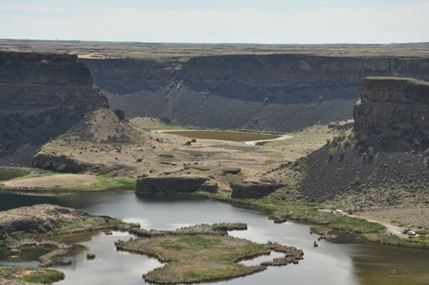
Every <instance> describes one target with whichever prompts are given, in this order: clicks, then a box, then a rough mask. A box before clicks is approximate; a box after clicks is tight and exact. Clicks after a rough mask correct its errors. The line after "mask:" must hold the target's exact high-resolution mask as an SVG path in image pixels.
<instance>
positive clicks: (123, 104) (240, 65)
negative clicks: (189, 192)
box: [79, 54, 429, 131]
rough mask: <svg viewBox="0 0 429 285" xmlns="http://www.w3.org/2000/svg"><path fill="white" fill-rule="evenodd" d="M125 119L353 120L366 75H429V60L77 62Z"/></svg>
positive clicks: (246, 123) (227, 123) (234, 123)
mask: <svg viewBox="0 0 429 285" xmlns="http://www.w3.org/2000/svg"><path fill="white" fill-rule="evenodd" d="M79 60H80V61H82V62H84V63H85V64H86V65H87V66H88V67H89V69H90V70H91V73H92V74H93V76H94V81H95V83H96V85H97V86H99V87H100V88H102V89H103V90H105V91H106V96H108V98H109V102H110V104H111V106H112V107H114V108H119V109H123V110H125V114H126V116H127V117H129V118H132V117H135V116H152V117H158V118H163V120H164V121H165V122H167V123H170V122H172V123H177V124H180V125H193V126H197V127H206V128H227V129H237V128H246V129H254V130H271V131H292V130H296V129H299V128H303V127H306V126H309V125H313V124H315V123H317V122H320V123H329V122H331V121H338V120H343V119H349V118H351V117H352V109H353V105H354V104H355V102H356V101H357V100H358V97H359V92H360V87H361V84H362V81H363V79H364V78H365V77H367V76H406V77H413V78H418V79H422V80H429V75H428V74H429V73H428V71H429V59H427V58H413V57H409V58H407V57H401V58H400V57H393V56H392V57H378V56H369V57H364V56H361V55H360V56H356V57H352V56H320V55H306V54H263V55H261V54H258V55H248V54H243V55H206V56H195V57H185V56H181V57H170V58H164V59H151V58H147V59H133V58H126V59H119V58H116V59H84V58H81V59H79Z"/></svg>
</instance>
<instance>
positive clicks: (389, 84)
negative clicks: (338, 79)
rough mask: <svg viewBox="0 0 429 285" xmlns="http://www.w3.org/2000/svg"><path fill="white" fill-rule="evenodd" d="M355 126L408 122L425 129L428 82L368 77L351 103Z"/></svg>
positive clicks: (366, 127) (358, 128) (393, 125)
mask: <svg viewBox="0 0 429 285" xmlns="http://www.w3.org/2000/svg"><path fill="white" fill-rule="evenodd" d="M353 115H354V119H355V130H356V131H362V130H374V129H387V128H397V127H398V126H399V125H400V124H404V123H405V124H411V125H413V126H414V127H416V128H422V129H426V130H429V82H426V81H422V80H416V79H412V78H402V77H368V78H366V79H365V81H364V83H363V86H362V95H361V100H360V101H359V102H358V103H357V104H356V106H355V107H354V112H353Z"/></svg>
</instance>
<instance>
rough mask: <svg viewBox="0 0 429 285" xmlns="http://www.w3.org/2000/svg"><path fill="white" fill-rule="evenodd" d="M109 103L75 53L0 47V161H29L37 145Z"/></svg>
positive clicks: (10, 163) (21, 164) (9, 163)
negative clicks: (44, 52)
mask: <svg viewBox="0 0 429 285" xmlns="http://www.w3.org/2000/svg"><path fill="white" fill-rule="evenodd" d="M108 106H109V105H108V103H107V99H106V97H105V96H104V95H103V94H102V93H101V91H100V89H99V88H97V87H94V86H93V80H92V77H91V73H90V71H89V69H88V68H87V67H85V66H84V65H83V63H81V62H78V60H77V56H75V55H66V54H61V55H60V54H41V53H21V52H0V121H1V124H0V164H6V165H20V166H23V165H24V166H31V161H32V157H33V155H34V154H35V152H36V150H37V149H38V148H40V146H41V145H43V144H44V143H46V142H47V141H49V140H50V139H51V138H55V137H57V136H58V135H60V134H62V133H64V132H65V131H67V130H68V129H69V128H70V127H71V126H73V125H74V124H76V123H77V122H79V120H80V119H81V118H82V117H83V116H84V114H85V113H86V112H88V111H91V110H95V109H97V108H100V107H108Z"/></svg>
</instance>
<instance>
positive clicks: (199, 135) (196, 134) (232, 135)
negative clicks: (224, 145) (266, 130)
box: [164, 131, 281, 142]
mask: <svg viewBox="0 0 429 285" xmlns="http://www.w3.org/2000/svg"><path fill="white" fill-rule="evenodd" d="M164 133H166V134H172V135H178V136H182V137H186V138H194V139H210V140H224V141H235V142H247V141H261V140H273V139H277V138H279V137H281V136H279V135H269V134H255V133H243V132H226V131H166V132H164Z"/></svg>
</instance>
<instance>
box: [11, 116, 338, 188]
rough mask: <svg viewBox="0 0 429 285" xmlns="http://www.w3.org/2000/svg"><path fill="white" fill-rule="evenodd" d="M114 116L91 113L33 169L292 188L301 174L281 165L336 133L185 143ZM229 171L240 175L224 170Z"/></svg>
mask: <svg viewBox="0 0 429 285" xmlns="http://www.w3.org/2000/svg"><path fill="white" fill-rule="evenodd" d="M112 114H113V113H112V112H111V111H109V110H107V109H100V110H98V111H97V112H93V113H92V114H91V115H89V116H87V118H86V120H85V121H84V122H82V123H81V127H79V128H76V129H75V130H74V131H72V132H69V133H68V134H66V135H64V136H61V137H59V138H57V139H55V140H52V141H51V142H49V143H48V144H46V145H45V146H44V147H43V148H42V149H41V150H40V152H39V153H38V154H37V155H36V158H35V161H36V162H37V166H39V167H43V168H52V169H56V170H59V171H61V170H64V169H66V170H67V167H69V166H70V167H69V168H70V169H68V170H69V171H72V172H75V171H73V168H72V166H74V167H75V168H76V170H77V171H76V172H80V171H81V170H80V168H79V166H81V167H83V168H85V169H88V171H87V173H88V174H98V175H104V176H109V177H131V178H135V179H136V178H137V177H138V176H141V175H147V176H168V175H171V176H204V177H210V178H211V179H213V180H215V181H216V182H217V183H218V186H219V191H221V192H222V191H231V190H230V187H229V183H231V182H241V181H243V180H261V179H262V180H273V181H276V182H280V183H284V184H288V185H294V184H295V183H296V182H297V181H298V180H299V177H300V175H301V174H300V173H299V172H297V171H294V170H293V169H289V168H285V167H282V166H281V165H282V164H286V163H288V162H292V161H295V160H296V159H297V158H300V157H302V156H304V155H306V154H308V153H310V152H312V151H313V150H315V149H318V148H320V147H321V146H323V145H324V144H325V143H326V138H331V137H332V136H333V135H335V134H336V133H338V130H337V129H336V128H328V127H327V126H326V125H325V126H322V125H316V126H314V127H311V128H307V129H303V130H302V131H298V132H296V133H292V134H290V135H291V136H292V137H293V138H291V139H286V140H283V141H275V142H272V143H268V144H266V146H251V145H247V144H245V143H244V142H229V141H219V140H202V139H198V140H196V142H193V143H189V144H187V142H189V141H190V139H189V138H184V137H180V136H178V135H171V134H167V133H163V132H158V131H155V130H148V127H151V126H152V125H153V124H155V122H154V121H153V120H151V119H146V120H144V119H140V120H137V121H136V124H138V127H137V126H136V125H135V124H131V123H130V122H128V121H126V120H125V121H121V120H119V119H118V118H117V116H115V115H114V114H113V115H112ZM133 121H134V120H133ZM141 122H146V123H149V125H147V126H145V125H144V123H143V124H142V123H141ZM144 129H146V131H145V130H144ZM112 130H113V132H112ZM271 144H272V145H271ZM53 158H55V159H57V160H55V161H54V159H53ZM52 161H54V162H52ZM72 162H73V163H72ZM231 168H236V169H237V168H238V169H239V172H238V173H235V174H232V173H228V172H225V171H224V170H225V169H231ZM63 178H64V176H63ZM46 179H47V178H46ZM46 179H45V180H46ZM9 183H12V182H9ZM13 183H18V182H13ZM19 183H24V182H19ZM46 183H48V181H47V180H46ZM49 183H53V182H49Z"/></svg>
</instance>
